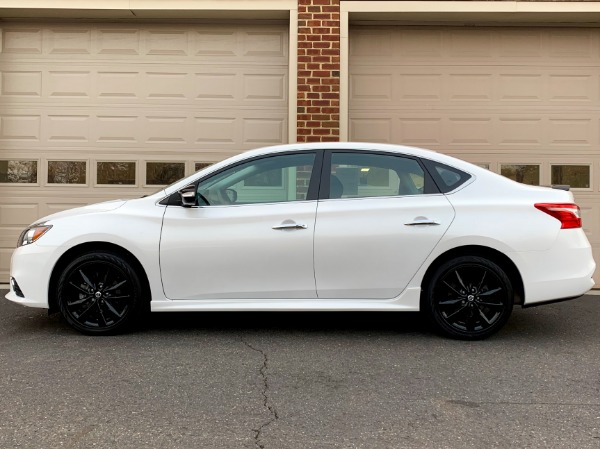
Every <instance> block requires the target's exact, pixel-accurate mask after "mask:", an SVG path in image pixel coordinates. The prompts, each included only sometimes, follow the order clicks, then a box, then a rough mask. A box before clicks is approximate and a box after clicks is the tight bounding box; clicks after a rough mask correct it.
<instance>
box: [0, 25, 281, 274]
mask: <svg viewBox="0 0 600 449" xmlns="http://www.w3.org/2000/svg"><path fill="white" fill-rule="evenodd" d="M286 30H287V27H286V26H284V25H240V24H237V25H231V26H227V25H185V26H182V25H168V26H167V25H165V26H163V25H144V26H140V25H139V24H135V25H134V24H102V23H98V24H89V23H86V24H64V23H63V24H39V23H32V24H23V23H19V24H16V23H15V24H10V23H9V24H3V25H2V30H1V38H2V40H1V54H0V70H1V73H0V76H1V80H0V95H1V96H0V102H1V103H0V104H1V108H0V282H6V281H7V280H8V269H9V261H10V255H11V253H12V250H13V249H14V247H15V243H16V240H17V237H18V234H19V232H20V230H21V229H22V228H23V226H25V225H27V224H29V223H31V222H32V221H34V220H36V219H37V218H39V217H41V216H44V215H47V214H49V213H53V212H57V211H60V210H63V209H67V208H71V207H74V206H79V205H84V204H89V203H92V202H97V201H102V200H106V199H111V198H133V197H137V196H141V195H144V194H146V193H149V192H152V191H155V190H157V189H158V188H159V187H160V186H161V185H165V184H168V183H170V182H171V181H173V180H175V179H177V178H180V177H182V176H184V175H187V174H191V173H193V172H194V171H195V170H196V169H198V168H200V167H202V166H203V165H204V164H209V163H212V162H215V161H218V160H222V159H224V158H225V157H227V156H230V155H233V154H236V153H239V152H240V151H242V150H244V149H249V148H254V147H258V146H263V145H270V144H278V143H283V142H286V141H287V113H288V111H287V92H288V87H287V86H288V79H287V78H288V73H287V72H288V36H287V31H286Z"/></svg>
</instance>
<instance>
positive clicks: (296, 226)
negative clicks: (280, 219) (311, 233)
mask: <svg viewBox="0 0 600 449" xmlns="http://www.w3.org/2000/svg"><path fill="white" fill-rule="evenodd" d="M273 229H308V226H306V225H305V224H298V223H281V224H280V225H275V226H273Z"/></svg>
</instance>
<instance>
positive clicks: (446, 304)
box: [424, 256, 514, 340]
mask: <svg viewBox="0 0 600 449" xmlns="http://www.w3.org/2000/svg"><path fill="white" fill-rule="evenodd" d="M424 293H425V296H424V309H425V312H426V313H427V315H428V317H429V320H430V322H431V323H432V324H433V326H434V328H435V329H436V330H437V331H438V332H440V333H442V334H444V335H447V336H449V337H452V338H459V339H464V340H478V339H483V338H487V337H489V336H490V335H492V334H494V333H496V332H497V331H498V330H500V329H501V328H502V326H504V324H505V323H506V321H507V320H508V318H509V316H510V314H511V312H512V308H513V300H514V293H513V288H512V285H511V282H510V280H509V279H508V277H507V276H506V273H505V272H504V271H503V270H502V268H500V267H499V266H498V265H497V264H495V263H494V262H492V261H490V260H487V259H484V258H482V257H470V256H464V257H457V258H455V259H452V260H450V261H448V262H446V263H444V264H443V265H441V266H440V267H439V268H438V269H437V270H436V272H435V273H434V274H433V276H432V277H431V279H430V282H429V284H428V285H427V286H426V288H425V292H424Z"/></svg>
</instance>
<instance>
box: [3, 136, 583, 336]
mask: <svg viewBox="0 0 600 449" xmlns="http://www.w3.org/2000/svg"><path fill="white" fill-rule="evenodd" d="M594 270H595V263H594V260H593V257H592V252H591V247H590V244H589V242H588V240H587V238H586V236H585V234H584V232H583V230H582V227H581V218H580V215H579V208H578V207H577V205H576V204H574V202H573V195H572V194H571V193H570V192H568V191H563V190H557V189H551V188H544V187H533V186H527V185H523V184H519V183H516V182H513V181H511V180H508V179H506V178H504V177H502V176H500V175H497V174H495V173H492V172H490V171H488V170H485V169H483V168H480V167H477V166H475V165H472V164H469V163H467V162H464V161H460V160H458V159H455V158H452V157H449V156H446V155H443V154H438V153H435V152H432V151H428V150H423V149H418V148H411V147H404V146H395V145H384V144H368V143H327V144H323V143H319V144H291V145H282V146H276V147H269V148H262V149H258V150H253V151H249V152H245V153H243V154H240V155H238V156H235V157H233V158H230V159H227V160H225V161H223V162H220V163H217V164H215V165H212V166H210V167H208V168H206V169H204V170H202V171H199V172H197V173H195V174H193V175H191V176H189V177H187V178H184V179H182V180H180V181H178V182H176V183H174V184H172V185H171V186H168V187H166V188H164V189H162V190H160V191H159V192H157V193H155V194H153V195H150V196H147V197H144V198H139V199H134V200H127V201H123V200H119V201H109V202H105V203H100V204H94V205H90V206H86V207H81V208H77V209H72V210H68V211H64V212H60V213H58V214H54V215H50V216H48V217H45V218H42V219H40V220H38V221H37V222H36V223H34V224H32V225H31V226H30V227H28V228H27V229H25V230H24V231H23V233H22V234H21V236H20V237H19V241H18V246H17V249H16V250H15V252H14V254H13V256H12V260H11V274H10V275H11V287H10V291H9V293H8V294H7V295H6V297H7V298H8V299H9V300H11V301H14V302H17V303H20V304H23V305H25V306H31V307H41V308H47V309H50V311H60V313H61V314H62V315H63V317H64V318H65V320H66V321H67V322H68V323H69V324H70V325H71V326H72V327H74V328H75V329H77V330H79V331H81V332H83V333H86V334H94V335H102V334H114V333H118V332H123V331H125V330H127V329H128V328H130V327H131V326H132V325H133V324H135V323H136V322H138V321H139V320H140V319H141V317H142V316H143V314H144V312H145V311H147V310H151V311H157V312H159V311H163V312H166V311H365V312H366V311H389V312H394V311H422V312H423V313H424V314H425V315H426V316H427V317H428V319H429V322H430V323H431V324H432V326H433V327H434V329H435V330H436V331H438V332H439V333H441V334H443V335H446V336H450V337H453V338H461V339H482V338H486V337H488V336H490V335H492V334H494V333H495V332H497V331H498V330H499V329H500V328H502V326H503V325H504V324H505V323H506V321H507V320H508V318H509V316H510V314H511V311H512V309H513V306H514V305H521V306H524V307H527V306H533V305H539V304H544V303H548V302H552V301H556V300H563V299H569V298H576V297H579V296H581V295H583V294H584V293H585V292H587V291H588V290H589V289H590V288H592V287H593V285H594V281H593V280H592V275H593V273H594Z"/></svg>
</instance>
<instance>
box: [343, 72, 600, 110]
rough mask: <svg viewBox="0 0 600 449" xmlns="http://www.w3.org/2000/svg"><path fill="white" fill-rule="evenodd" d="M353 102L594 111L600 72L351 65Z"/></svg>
mask: <svg viewBox="0 0 600 449" xmlns="http://www.w3.org/2000/svg"><path fill="white" fill-rule="evenodd" d="M349 94H350V101H351V104H352V107H357V108H360V107H361V106H368V107H373V105H377V107H380V106H381V107H385V106H389V105H393V107H396V108H397V107H402V106H405V107H408V103H410V102H415V103H425V104H427V103H428V102H431V101H435V102H436V106H437V105H439V107H449V108H451V107H455V108H458V107H471V106H472V105H477V104H488V105H489V107H494V108H502V107H506V108H507V110H514V108H516V107H521V106H524V107H537V108H551V107H554V105H561V106H563V107H572V108H588V109H592V110H595V109H596V108H597V104H598V102H600V75H599V74H597V73H595V72H594V71H590V69H589V68H576V67H567V68H564V67H555V68H551V67H544V68H536V70H535V73H532V71H531V69H530V68H528V67H523V68H518V67H501V66H498V67H489V66H488V67H485V68H482V67H480V66H471V65H468V66H454V67H445V66H428V67H426V68H424V67H412V66H411V67H389V66H387V65H383V64H381V63H380V64H378V65H377V64H374V63H371V64H370V65H369V66H362V65H357V66H353V70H352V73H351V74H350V92H349Z"/></svg>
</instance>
